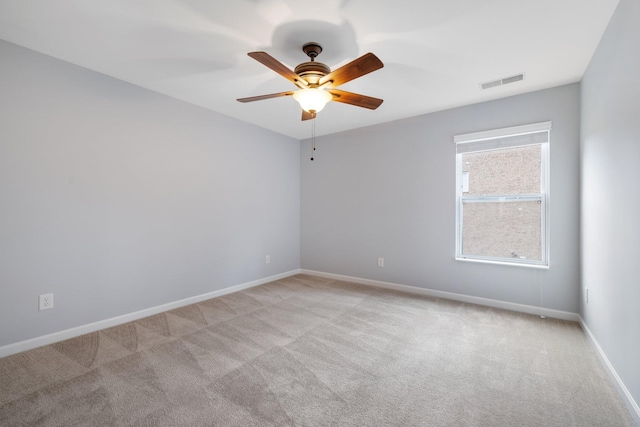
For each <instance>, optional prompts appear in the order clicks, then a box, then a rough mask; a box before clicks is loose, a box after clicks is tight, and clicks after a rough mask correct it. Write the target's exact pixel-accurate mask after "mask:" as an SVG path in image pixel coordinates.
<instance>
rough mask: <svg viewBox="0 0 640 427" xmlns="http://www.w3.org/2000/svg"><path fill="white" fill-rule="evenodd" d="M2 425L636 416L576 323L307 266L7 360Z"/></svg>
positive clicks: (478, 421)
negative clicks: (306, 270)
mask: <svg viewBox="0 0 640 427" xmlns="http://www.w3.org/2000/svg"><path fill="white" fill-rule="evenodd" d="M0 425H2V426H21V425H47V426H49V425H51V426H75V425H95V426H106V425H153V426H155V425H166V426H181V425H193V426H205V425H206V426H209V425H219V426H270V425H275V426H287V425H296V426H325V425H335V426H632V425H633V421H632V419H631V417H630V415H629V413H628V412H627V409H626V408H625V406H624V403H623V402H622V400H621V398H620V397H619V395H618V394H617V392H616V390H615V389H614V387H613V385H612V383H611V381H610V380H609V378H608V377H607V375H606V373H605V371H604V369H603V368H602V366H601V365H600V362H599V360H598V358H597V356H596V354H595V351H594V349H593V348H592V346H591V345H590V343H589V341H588V339H587V337H586V336H585V334H584V333H583V332H582V330H581V329H580V326H579V325H578V324H576V323H572V322H566V321H560V320H554V319H546V320H543V319H540V318H539V317H536V316H530V315H525V314H520V313H515V312H509V311H503V310H496V309H492V308H487V307H481V306H475V305H470V304H463V303H458V302H453V301H448V300H441V299H433V298H426V297H420V296H415V295H409V294H403V293H398V292H393V291H388V290H383V289H377V288H372V287H365V286H361V285H356V284H351V283H344V282H336V281H331V280H328V279H320V278H317V277H312V276H304V275H298V276H294V277H290V278H287V279H283V280H279V281H276V282H272V283H269V284H266V285H262V286H259V287H256V288H253V289H249V290H246V291H243V292H238V293H235V294H230V295H226V296H224V297H220V298H216V299H212V300H209V301H205V302H202V303H199V304H194V305H191V306H188V307H184V308H181V309H177V310H173V311H169V312H167V313H163V314H160V315H156V316H153V317H150V318H146V319H142V320H139V321H137V322H132V323H128V324H125V325H122V326H119V327H115V328H112V329H107V330H104V331H100V332H97V333H93V334H89V335H85V336H82V337H79V338H75V339H72V340H68V341H64V342H61V343H58V344H53V345H50V346H46V347H41V348H38V349H34V350H31V351H27V352H24V353H21V354H16V355H13V356H9V357H5V358H2V359H0Z"/></svg>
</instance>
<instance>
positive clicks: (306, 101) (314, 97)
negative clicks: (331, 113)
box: [293, 88, 333, 113]
mask: <svg viewBox="0 0 640 427" xmlns="http://www.w3.org/2000/svg"><path fill="white" fill-rule="evenodd" d="M332 98H333V96H331V94H330V93H329V92H327V91H325V90H322V89H315V88H307V89H300V90H297V91H295V92H294V93H293V99H295V100H296V101H298V104H300V107H302V109H303V110H304V111H306V112H307V113H317V112H319V111H321V110H322V109H323V108H324V106H325V105H327V103H328V102H329V101H331V99H332Z"/></svg>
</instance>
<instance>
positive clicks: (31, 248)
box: [0, 41, 300, 346]
mask: <svg viewBox="0 0 640 427" xmlns="http://www.w3.org/2000/svg"><path fill="white" fill-rule="evenodd" d="M0 64H2V66H0V94H1V95H0V346H2V345H6V344H9V343H15V342H18V341H21V340H25V339H28V338H32V337H37V336H41V335H44V334H48V333H52V332H55V331H59V330H64V329H67V328H71V327H74V326H78V325H84V324H87V323H90V322H94V321H98V320H102V319H107V318H111V317H114V316H117V315H121V314H126V313H131V312H135V311H138V310H141V309H145V308H150V307H154V306H157V305H160V304H164V303H169V302H173V301H177V300H180V299H183V298H188V297H191V296H196V295H200V294H203V293H207V292H211V291H214V290H218V289H221V288H224V287H228V286H231V285H236V284H241V283H246V282H248V281H252V280H257V279H261V278H265V277H269V276H272V275H275V274H279V273H283V272H287V271H291V270H295V269H298V268H299V263H300V258H299V257H300V252H299V251H300V208H299V206H300V201H299V199H300V198H299V195H300V164H299V155H300V154H299V153H300V143H299V142H298V141H296V140H293V139H290V138H287V137H284V136H281V135H278V134H275V133H271V132H268V131H265V130H264V129H260V128H257V127H253V126H249V125H246V124H243V123H241V122H239V121H235V120H233V119H230V118H227V117H225V116H222V115H219V114H214V113H212V112H210V111H207V110H204V109H201V108H198V107H194V106H191V105H188V104H185V103H183V102H180V101H177V100H174V99H172V98H168V97H165V96H162V95H159V94H156V93H153V92H150V91H147V90H145V89H142V88H139V87H136V86H133V85H130V84H127V83H124V82H122V81H119V80H116V79H113V78H109V77H106V76H104V75H101V74H98V73H95V72H92V71H89V70H86V69H83V68H80V67H76V66H74V65H71V64H68V63H65V62H62V61H58V60H56V59H53V58H50V57H47V56H44V55H41V54H38V53H35V52H33V51H29V50H26V49H23V48H20V47H18V46H15V45H12V44H8V43H6V42H1V41H0ZM267 254H269V255H271V264H269V265H265V262H264V257H265V255H267ZM48 292H53V293H54V294H55V297H54V301H55V308H54V309H53V310H48V311H42V312H38V309H37V306H38V304H37V302H38V295H39V294H41V293H48Z"/></svg>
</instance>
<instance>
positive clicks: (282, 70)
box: [247, 52, 309, 88]
mask: <svg viewBox="0 0 640 427" xmlns="http://www.w3.org/2000/svg"><path fill="white" fill-rule="evenodd" d="M247 55H249V56H250V57H252V58H253V59H255V60H256V61H258V62H259V63H261V64H262V65H265V66H266V67H268V68H271V69H272V70H273V71H275V72H276V73H278V74H280V75H281V76H282V77H284V78H285V79H287V80H289V81H290V82H291V83H293V84H294V85H296V86H298V87H300V88H305V87H307V86H308V85H309V83H307V82H306V81H305V80H303V79H301V78H300V76H299V75H297V74H296V73H294V72H293V70H291V69H289V68H288V67H287V66H286V65H284V64H283V63H282V62H280V61H278V60H277V59H276V58H274V57H273V56H271V55H269V54H268V53H267V52H249V53H248V54H247Z"/></svg>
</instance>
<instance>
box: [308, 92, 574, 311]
mask: <svg viewBox="0 0 640 427" xmlns="http://www.w3.org/2000/svg"><path fill="white" fill-rule="evenodd" d="M579 102H580V92H579V85H578V84H573V85H567V86H562V87H558V88H554V89H549V90H544V91H539V92H534V93H530V94H526V95H519V96H515V97H511V98H505V99H501V100H497V101H492V102H486V103H482V104H476V105H471V106H467V107H462V108H456V109H452V110H447V111H442V112H438V113H433V114H428V115H424V116H420V117H415V118H412V119H407V120H401V121H397V122H393V123H388V124H385V125H380V126H375V127H368V128H364V129H359V130H356V131H351V132H344V133H340V134H334V135H329V136H326V137H321V138H317V140H316V142H317V151H316V156H315V157H316V159H315V161H313V162H311V161H310V160H309V154H310V142H309V141H308V140H307V141H305V144H304V145H303V146H302V148H301V153H300V155H301V169H302V171H301V180H302V184H301V191H302V194H301V213H302V220H301V238H302V243H301V266H302V268H303V269H309V270H316V271H322V272H327V273H334V274H342V275H347V276H354V277H359V278H365V279H372V280H380V281H386V282H392V283H399V284H404V285H411V286H417V287H423V288H429V289H435V290H441V291H448V292H455V293H460V294H465V295H472V296H478V297H484V298H492V299H497V300H502V301H508V302H513V303H520V304H529V305H534V306H535V305H543V306H544V307H546V308H552V309H556V310H565V311H569V312H574V313H577V312H578V309H579V302H578V301H579V296H578V295H579V243H578V242H579V234H578V233H579V227H578V223H579V218H580V216H579V210H578V209H579V203H578V202H579V162H578V157H579V127H580V125H579V112H580V106H579ZM381 108H393V105H385V104H383V106H382V107H381ZM371 114H375V112H372V113H371ZM318 120H322V117H319V118H318ZM547 120H551V121H553V129H552V133H551V147H550V153H551V191H550V197H551V205H550V206H551V257H550V259H551V267H550V268H549V269H548V270H541V269H532V268H525V267H514V266H503V265H490V264H479V263H471V262H465V261H455V260H454V255H455V146H454V144H453V142H452V140H453V136H454V135H456V134H463V133H469V132H475V131H483V130H489V129H496V128H502V127H508V126H516V125H524V124H529V123H536V122H542V121H547ZM318 125H319V126H320V125H321V122H319V123H318ZM378 257H384V258H385V267H384V268H379V267H377V264H376V261H377V258H378Z"/></svg>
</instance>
